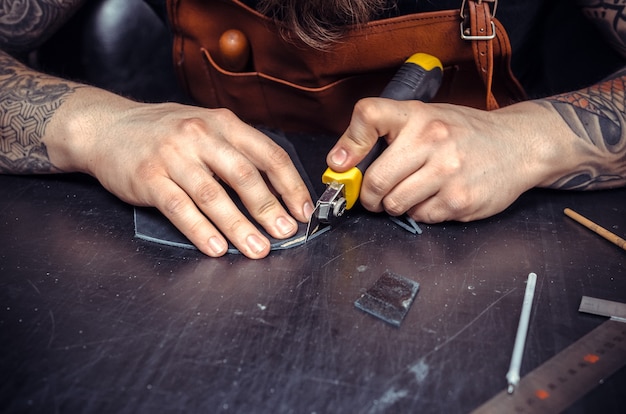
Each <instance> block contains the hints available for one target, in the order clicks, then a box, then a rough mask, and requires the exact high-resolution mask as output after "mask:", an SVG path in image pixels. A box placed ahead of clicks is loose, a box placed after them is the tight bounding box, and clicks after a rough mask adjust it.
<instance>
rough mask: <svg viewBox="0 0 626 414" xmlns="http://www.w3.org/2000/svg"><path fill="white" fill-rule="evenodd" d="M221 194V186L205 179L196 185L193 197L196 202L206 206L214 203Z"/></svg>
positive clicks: (222, 191) (222, 190)
mask: <svg viewBox="0 0 626 414" xmlns="http://www.w3.org/2000/svg"><path fill="white" fill-rule="evenodd" d="M222 194H224V189H223V188H222V186H220V185H219V184H217V183H213V182H210V181H207V182H203V183H201V184H199V185H198V186H197V188H196V190H195V192H194V195H193V198H194V200H196V202H197V203H198V204H200V205H203V206H207V205H211V204H213V203H215V202H216V201H217V200H218V199H219V198H220V196H221V195H222Z"/></svg>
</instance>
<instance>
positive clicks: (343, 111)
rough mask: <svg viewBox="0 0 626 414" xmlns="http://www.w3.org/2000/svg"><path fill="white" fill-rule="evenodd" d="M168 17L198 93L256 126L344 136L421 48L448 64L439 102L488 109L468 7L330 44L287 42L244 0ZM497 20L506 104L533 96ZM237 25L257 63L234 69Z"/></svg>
mask: <svg viewBox="0 0 626 414" xmlns="http://www.w3.org/2000/svg"><path fill="white" fill-rule="evenodd" d="M459 3H460V2H459ZM168 15H169V18H170V21H171V24H172V30H173V33H174V46H173V55H174V56H173V59H174V66H175V68H176V70H177V73H178V77H179V79H180V81H181V84H182V85H183V87H184V88H185V89H186V90H187V91H188V93H189V94H190V96H191V97H192V98H193V99H194V100H195V101H196V102H197V103H199V104H201V105H204V106H207V107H226V108H229V109H231V110H233V111H234V112H235V113H237V114H238V116H240V117H241V118H243V119H244V120H246V121H248V122H250V123H252V124H255V125H268V126H271V127H275V128H278V129H281V130H284V131H287V132H293V131H296V132H302V131H309V132H310V131H312V132H330V133H333V134H340V133H342V132H343V131H344V130H345V128H346V127H347V125H348V124H349V120H350V116H351V113H352V108H353V106H354V104H355V103H356V101H357V100H358V99H360V98H362V97H365V96H378V95H379V94H380V92H381V91H382V89H383V88H384V86H385V85H386V83H387V82H388V81H389V80H390V79H391V78H392V76H393V74H394V73H395V72H396V70H397V69H398V67H400V65H401V64H402V63H403V61H404V60H405V59H406V58H407V57H408V56H410V55H412V54H413V53H415V52H418V51H419V52H424V53H430V54H432V55H434V56H437V57H438V58H439V59H440V60H441V61H442V63H443V65H444V80H443V84H442V87H441V88H440V91H439V93H438V94H437V96H436V97H435V98H434V99H433V101H434V102H450V103H457V104H461V105H469V106H474V107H477V108H482V109H486V102H487V99H486V90H485V84H484V81H483V79H482V77H481V76H480V75H479V73H478V72H477V70H476V66H475V62H474V61H475V58H474V51H473V49H472V42H468V41H465V40H463V39H461V37H460V34H459V24H460V17H459V10H446V11H440V12H428V13H417V14H409V15H405V16H400V17H393V18H389V19H383V20H377V21H372V22H370V23H368V24H367V25H365V26H364V27H363V28H361V29H359V30H357V29H356V28H353V29H351V30H350V31H349V32H348V33H347V35H346V36H345V37H344V38H343V39H342V42H340V43H338V44H337V45H334V46H333V47H332V48H330V49H329V50H327V51H319V50H313V49H311V48H308V47H306V46H304V45H302V44H297V43H290V42H286V41H285V40H284V39H282V38H281V36H280V35H279V30H278V29H277V28H276V27H275V26H274V23H273V22H272V21H271V20H270V19H268V18H266V17H265V16H262V15H261V14H259V13H258V12H256V11H255V10H253V9H251V8H249V7H248V6H246V5H244V4H242V3H241V2H240V1H237V0H212V1H205V0H168ZM493 21H494V24H495V26H496V39H497V41H494V42H492V47H493V60H494V65H493V67H494V72H496V73H494V83H497V85H494V86H493V91H494V94H495V95H496V99H497V100H498V102H499V104H500V105H501V106H504V105H508V104H510V103H513V102H516V101H519V100H522V99H525V94H524V92H523V90H522V88H521V86H520V84H519V82H517V80H516V79H515V78H514V76H513V74H512V72H511V70H510V50H511V48H510V44H509V41H508V37H507V36H506V32H505V30H504V28H503V27H502V25H501V24H500V23H499V22H498V21H497V20H496V19H493ZM230 29H237V30H240V31H241V32H243V33H244V35H245V36H246V37H247V38H248V39H249V40H250V47H251V56H252V62H251V67H250V68H249V69H247V70H246V71H244V72H230V71H228V70H226V69H224V67H223V65H222V64H221V60H220V59H221V57H220V53H219V38H220V36H221V35H222V34H223V33H224V32H225V31H227V30H230ZM390 45H393V47H390Z"/></svg>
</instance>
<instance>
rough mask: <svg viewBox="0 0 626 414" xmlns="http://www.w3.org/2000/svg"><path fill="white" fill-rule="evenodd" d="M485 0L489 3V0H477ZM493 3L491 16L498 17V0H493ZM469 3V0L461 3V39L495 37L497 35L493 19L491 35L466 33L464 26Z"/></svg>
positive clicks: (489, 38) (479, 0) (480, 1)
mask: <svg viewBox="0 0 626 414" xmlns="http://www.w3.org/2000/svg"><path fill="white" fill-rule="evenodd" d="M483 1H485V3H488V2H489V1H487V0H477V2H478V3H482V2H483ZM491 3H493V8H492V9H491V18H492V19H493V18H494V17H496V10H497V9H498V0H492V1H491ZM466 4H467V0H463V3H461V10H460V15H461V25H460V28H461V39H463V40H491V39H494V38H495V37H496V26H495V24H494V23H493V21H491V34H490V35H475V36H472V35H468V34H465V28H464V27H463V23H464V22H465V7H466Z"/></svg>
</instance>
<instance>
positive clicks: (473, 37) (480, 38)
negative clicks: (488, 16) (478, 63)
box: [461, 22, 496, 40]
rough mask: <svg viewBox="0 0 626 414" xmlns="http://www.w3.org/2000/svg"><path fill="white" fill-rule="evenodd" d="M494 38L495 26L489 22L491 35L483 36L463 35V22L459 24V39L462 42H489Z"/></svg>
mask: <svg viewBox="0 0 626 414" xmlns="http://www.w3.org/2000/svg"><path fill="white" fill-rule="evenodd" d="M495 37H496V25H495V24H493V22H491V34H490V35H484V36H480V35H478V36H471V35H466V34H465V29H464V28H463V22H461V39H463V40H491V39H493V38H495Z"/></svg>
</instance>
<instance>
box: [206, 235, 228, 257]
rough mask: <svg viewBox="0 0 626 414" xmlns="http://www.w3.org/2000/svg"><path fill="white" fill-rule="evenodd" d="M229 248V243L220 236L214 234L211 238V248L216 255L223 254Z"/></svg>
mask: <svg viewBox="0 0 626 414" xmlns="http://www.w3.org/2000/svg"><path fill="white" fill-rule="evenodd" d="M227 248H228V245H227V244H226V243H225V242H224V240H222V239H220V238H219V237H215V236H213V237H211V238H210V239H209V249H211V250H212V251H213V253H215V254H216V255H222V254H223V253H224V252H225V251H226V249H227Z"/></svg>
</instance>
